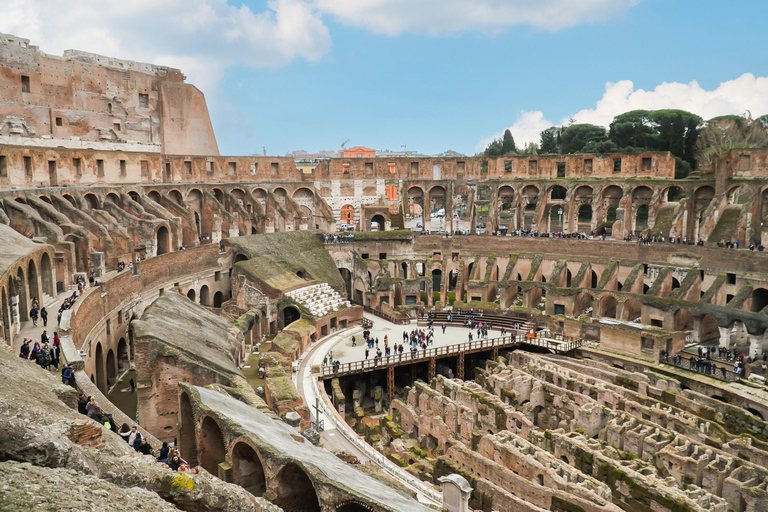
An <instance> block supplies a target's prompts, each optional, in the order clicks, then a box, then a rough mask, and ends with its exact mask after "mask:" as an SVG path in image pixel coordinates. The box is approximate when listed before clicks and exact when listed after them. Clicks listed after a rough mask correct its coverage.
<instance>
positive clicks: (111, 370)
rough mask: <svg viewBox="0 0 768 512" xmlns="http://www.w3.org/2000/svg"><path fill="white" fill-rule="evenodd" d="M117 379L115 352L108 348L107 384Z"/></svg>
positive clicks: (109, 384)
mask: <svg viewBox="0 0 768 512" xmlns="http://www.w3.org/2000/svg"><path fill="white" fill-rule="evenodd" d="M116 380H117V361H116V359H115V352H114V351H113V350H112V349H109V352H107V386H111V385H112V384H114V383H115V381H116Z"/></svg>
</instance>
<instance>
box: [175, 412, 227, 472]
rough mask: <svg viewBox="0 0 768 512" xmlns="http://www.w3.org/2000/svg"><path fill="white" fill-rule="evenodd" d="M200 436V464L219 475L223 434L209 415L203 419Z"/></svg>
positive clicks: (222, 459)
mask: <svg viewBox="0 0 768 512" xmlns="http://www.w3.org/2000/svg"><path fill="white" fill-rule="evenodd" d="M200 437H201V440H200V465H201V466H203V468H204V469H205V470H206V471H207V472H209V473H210V474H212V475H213V476H219V464H221V463H222V462H224V453H225V450H224V436H223V435H222V433H221V429H219V426H218V425H217V424H216V421H214V420H213V418H211V417H210V416H206V417H205V418H204V419H203V424H202V425H201V427H200ZM182 453H183V452H182Z"/></svg>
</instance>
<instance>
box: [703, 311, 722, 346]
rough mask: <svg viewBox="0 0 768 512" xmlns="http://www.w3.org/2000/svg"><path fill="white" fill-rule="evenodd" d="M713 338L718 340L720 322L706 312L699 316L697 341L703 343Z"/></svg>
mask: <svg viewBox="0 0 768 512" xmlns="http://www.w3.org/2000/svg"><path fill="white" fill-rule="evenodd" d="M714 340H717V341H720V324H719V323H718V322H717V318H715V317H714V316H712V315H710V314H708V313H707V314H705V315H704V316H702V317H701V332H700V334H699V342H701V343H705V342H710V341H714ZM726 341H727V340H726Z"/></svg>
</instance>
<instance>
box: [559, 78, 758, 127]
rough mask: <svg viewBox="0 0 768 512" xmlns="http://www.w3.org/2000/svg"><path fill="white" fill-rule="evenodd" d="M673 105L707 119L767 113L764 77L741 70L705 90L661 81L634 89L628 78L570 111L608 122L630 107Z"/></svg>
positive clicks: (589, 120)
mask: <svg viewBox="0 0 768 512" xmlns="http://www.w3.org/2000/svg"><path fill="white" fill-rule="evenodd" d="M666 108H674V109H680V110H687V111H689V112H693V113H694V114H698V115H700V116H701V117H702V118H704V119H711V118H713V117H716V116H721V115H725V114H743V113H744V112H745V111H747V110H749V111H750V112H751V113H752V115H753V116H755V117H756V116H759V115H762V114H766V113H768V77H755V76H754V75H752V74H751V73H745V74H743V75H741V76H740V77H738V78H737V79H735V80H730V81H728V82H723V83H721V84H720V85H719V86H718V87H717V88H716V89H714V90H712V91H707V90H705V89H703V88H702V87H701V86H700V85H699V83H698V82H696V81H693V82H691V83H688V84H683V83H679V82H671V83H667V82H665V83H663V84H661V85H658V86H657V87H656V88H655V89H654V90H652V91H644V90H643V89H637V90H635V88H634V84H633V83H632V82H631V81H629V80H622V81H620V82H616V83H610V82H609V83H607V84H605V93H604V94H603V97H602V98H601V99H600V101H598V102H597V105H596V106H595V108H591V109H585V110H580V111H579V112H576V113H575V114H573V116H570V117H573V118H574V119H575V120H576V121H577V122H579V123H592V124H598V125H602V126H608V125H609V124H610V123H611V121H612V120H613V118H614V116H616V115H617V114H621V113H623V112H628V111H630V110H638V109H643V110H659V109H666Z"/></svg>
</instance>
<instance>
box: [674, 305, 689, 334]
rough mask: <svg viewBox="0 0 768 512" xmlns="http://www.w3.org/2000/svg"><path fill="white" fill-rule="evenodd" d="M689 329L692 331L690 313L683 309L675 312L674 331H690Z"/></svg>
mask: <svg viewBox="0 0 768 512" xmlns="http://www.w3.org/2000/svg"><path fill="white" fill-rule="evenodd" d="M691 329H693V315H691V313H690V311H688V310H687V309H684V308H680V309H678V310H677V311H675V330H676V331H690V330H691Z"/></svg>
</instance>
